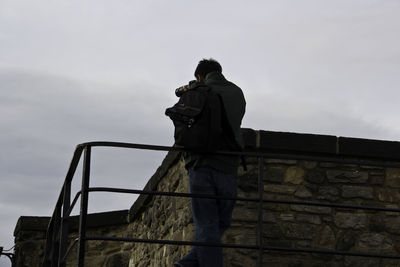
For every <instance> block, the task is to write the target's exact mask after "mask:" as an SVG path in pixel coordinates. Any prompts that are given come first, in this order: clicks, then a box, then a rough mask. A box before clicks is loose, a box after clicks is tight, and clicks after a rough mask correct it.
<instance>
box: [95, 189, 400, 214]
mask: <svg viewBox="0 0 400 267" xmlns="http://www.w3.org/2000/svg"><path fill="white" fill-rule="evenodd" d="M89 192H112V193H122V194H143V195H156V196H172V197H185V198H208V199H224V200H236V201H245V202H258V201H259V199H258V198H245V197H228V196H215V195H207V194H190V193H175V192H159V191H146V190H137V189H123V188H111V187H91V188H89ZM263 202H264V203H274V204H294V205H302V206H319V207H331V208H342V209H363V210H373V211H385V212H400V209H396V208H382V207H371V206H357V205H349V204H338V203H323V202H312V201H296V200H277V199H263Z"/></svg>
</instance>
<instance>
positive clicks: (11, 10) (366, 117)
mask: <svg viewBox="0 0 400 267" xmlns="http://www.w3.org/2000/svg"><path fill="white" fill-rule="evenodd" d="M398 14H400V1H397V0H335V1H320V0H302V1H298V0H291V1H289V0H276V1H265V0H263V1H232V0H230V1H228V0H224V1H222V0H220V1H218V0H217V1H211V0H205V1H194V0H193V1H189V0H169V1H166V0H165V1H161V0H152V1H128V0H124V1H112V2H111V1H102V0H101V1H99V0H96V1H94V0H90V1H89V0H87V1H77V0H71V1H49V0H43V1H40V3H37V2H34V1H27V0H17V1H15V0H0V114H1V115H0V127H1V130H2V135H0V145H1V148H2V149H1V152H0V221H1V222H2V224H1V226H2V227H1V228H0V245H2V246H5V247H6V248H10V247H11V246H12V243H13V239H12V230H13V228H14V226H15V223H16V221H17V219H18V217H19V216H21V215H42V216H46V215H50V213H51V211H52V209H53V207H54V204H55V201H56V197H57V194H58V193H59V190H60V188H61V185H62V181H63V179H64V176H65V173H66V170H67V168H68V164H69V163H70V160H71V157H72V153H73V150H74V148H75V146H76V145H77V144H78V143H81V142H86V141H94V140H111V141H123V142H133V143H152V144H162V145H171V144H172V142H173V140H172V131H173V128H172V123H171V122H170V121H169V120H168V119H167V117H165V116H164V110H165V108H166V107H168V106H171V105H172V104H174V102H176V98H175V97H174V95H173V90H174V88H176V87H178V86H180V85H182V84H184V83H186V82H187V81H189V80H191V79H193V72H194V68H195V66H196V64H197V62H198V60H200V59H201V58H203V57H213V58H216V59H217V60H219V61H220V62H221V64H222V66H223V68H224V74H225V76H226V77H227V78H228V79H230V80H232V81H233V82H235V83H237V84H238V85H239V86H241V87H242V88H243V90H244V92H245V96H246V100H247V113H246V116H245V119H244V121H243V126H244V127H250V128H254V129H264V130H274V131H290V132H306V133H315V134H332V135H339V136H355V137H363V138H373V139H387V140H399V139H400V124H399V119H398V117H397V114H398V110H399V108H398V103H397V102H398V99H399V98H400V93H399V90H398V89H399V85H400V37H399V32H400V17H399V16H398ZM94 152H95V154H94V156H93V157H94V158H93V160H94V168H93V183H94V184H95V185H109V186H122V187H129V188H141V187H142V186H143V185H144V183H145V182H146V181H147V179H148V178H149V177H150V176H151V174H152V173H153V172H154V171H155V168H156V167H157V166H158V165H159V164H160V162H161V159H162V157H163V155H164V154H160V153H157V152H155V153H154V152H153V153H145V154H144V155H143V154H142V153H143V152H141V151H140V152H134V151H126V150H121V151H120V150H117V151H114V150H110V149H98V150H95V151H94ZM95 198H96V199H95V200H98V201H97V202H96V203H98V204H92V206H91V210H92V211H101V210H109V209H124V208H129V206H130V205H131V204H132V201H133V198H132V197H122V196H111V197H107V196H103V195H102V196H98V197H97V196H96V197H95ZM0 266H1V267H3V266H9V263H8V260H7V259H3V258H1V259H0Z"/></svg>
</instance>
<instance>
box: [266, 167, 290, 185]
mask: <svg viewBox="0 0 400 267" xmlns="http://www.w3.org/2000/svg"><path fill="white" fill-rule="evenodd" d="M284 176H285V169H284V168H282V167H267V168H266V169H265V170H264V181H267V182H272V183H282V182H283V179H284Z"/></svg>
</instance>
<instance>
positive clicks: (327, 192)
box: [318, 186, 339, 202]
mask: <svg viewBox="0 0 400 267" xmlns="http://www.w3.org/2000/svg"><path fill="white" fill-rule="evenodd" d="M318 199H321V200H329V201H332V202H334V201H336V200H338V199H339V189H337V188H336V187H334V186H321V187H320V188H319V189H318Z"/></svg>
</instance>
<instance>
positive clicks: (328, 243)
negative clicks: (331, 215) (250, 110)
mask: <svg viewBox="0 0 400 267" xmlns="http://www.w3.org/2000/svg"><path fill="white" fill-rule="evenodd" d="M335 243H336V238H335V233H334V232H333V230H332V228H331V227H330V226H329V225H325V226H324V227H322V229H321V230H320V231H319V233H318V235H317V237H316V239H315V243H314V244H315V247H316V248H320V249H328V250H333V249H334V248H335Z"/></svg>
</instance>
